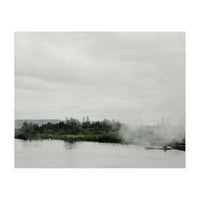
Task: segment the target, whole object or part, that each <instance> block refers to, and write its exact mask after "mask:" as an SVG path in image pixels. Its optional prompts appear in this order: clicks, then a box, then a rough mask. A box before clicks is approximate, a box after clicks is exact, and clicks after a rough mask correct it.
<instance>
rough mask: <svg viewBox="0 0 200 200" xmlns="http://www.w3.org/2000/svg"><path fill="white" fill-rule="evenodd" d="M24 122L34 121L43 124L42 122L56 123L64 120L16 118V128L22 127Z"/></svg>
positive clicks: (39, 124)
mask: <svg viewBox="0 0 200 200" xmlns="http://www.w3.org/2000/svg"><path fill="white" fill-rule="evenodd" d="M24 122H32V123H33V124H37V125H38V126H41V125H42V124H47V123H52V124H56V123H59V122H63V120H59V119H16V120H15V128H21V126H22V124H23V123H24Z"/></svg>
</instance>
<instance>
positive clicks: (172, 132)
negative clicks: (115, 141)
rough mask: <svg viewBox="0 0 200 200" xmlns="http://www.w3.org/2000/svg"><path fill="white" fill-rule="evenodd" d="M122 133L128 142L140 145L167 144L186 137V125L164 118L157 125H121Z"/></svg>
mask: <svg viewBox="0 0 200 200" xmlns="http://www.w3.org/2000/svg"><path fill="white" fill-rule="evenodd" d="M120 135H121V137H122V138H123V140H124V141H125V142H126V143H129V144H131V143H133V144H138V145H143V146H147V145H165V144H169V143H170V142H173V141H176V142H181V141H182V140H183V139H184V138H185V126H184V125H171V124H170V121H169V119H164V118H163V119H162V120H161V121H160V122H159V123H158V124H155V125H130V124H129V125H128V124H124V125H122V126H121V129H120Z"/></svg>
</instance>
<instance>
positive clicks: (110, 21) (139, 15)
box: [0, 0, 200, 200]
mask: <svg viewBox="0 0 200 200" xmlns="http://www.w3.org/2000/svg"><path fill="white" fill-rule="evenodd" d="M198 8H199V6H198V4H197V1H193V0H191V1H188V3H187V2H186V1H184V0H182V1H181V0H173V1H172V0H168V1H161V0H151V1H149V0H140V1H133V0H132V1H128V0H124V1H118V0H115V1H114V0H113V1H111V0H101V1H95V0H93V1H92V0H85V1H81V0H74V1H61V0H57V1H55V2H54V1H47V0H43V1H42V0H40V1H39V0H34V1H33V0H31V1H25V0H15V1H14V0H13V1H12V0H7V1H4V2H3V3H1V5H0V9H1V10H0V20H1V31H0V34H1V37H0V55H1V58H0V66H1V73H0V74H1V78H0V80H1V84H0V85H1V94H2V95H1V104H0V105H1V125H2V127H3V130H2V131H1V140H0V153H1V157H0V160H1V163H0V166H1V176H0V177H1V178H0V184H1V185H0V188H1V193H0V197H1V199H20V200H25V199H29V200H32V199H34V200H35V199H42V200H44V199H48V200H51V199H59V200H60V199H88V200H90V199H97V200H98V199H134V198H135V199H154V200H156V199H160V198H162V199H167V200H169V199H187V200H188V199H199V197H200V195H199V191H198V189H199V184H198V179H199V178H200V176H199V175H200V174H199V169H200V162H199V155H198V151H199V149H198V147H199V141H200V134H199V133H200V132H199V115H198V114H199V110H200V109H199V102H200V98H199V87H198V86H199V85H200V84H199V80H200V78H199V76H200V73H199V66H200V64H199V49H198V47H199V45H200V41H199V35H200V30H199V25H198V24H199V20H198V19H199V18H200V16H199V9H198ZM14 31H186V37H187V51H186V53H187V54H186V55H187V59H186V66H187V67H186V72H187V86H186V89H187V90H186V91H187V99H186V103H187V112H186V119H187V120H186V122H187V126H186V127H187V129H186V135H187V165H186V166H187V168H186V169H14V142H13V141H14V140H13V130H14V120H13V119H14V112H13V111H14V87H13V86H14V71H13V66H14V57H13V54H14V46H13V44H14Z"/></svg>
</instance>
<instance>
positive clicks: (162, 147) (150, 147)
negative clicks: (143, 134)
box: [145, 145, 172, 151]
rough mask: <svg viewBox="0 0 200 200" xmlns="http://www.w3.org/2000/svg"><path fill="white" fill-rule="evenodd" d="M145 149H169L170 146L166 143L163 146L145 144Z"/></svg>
mask: <svg viewBox="0 0 200 200" xmlns="http://www.w3.org/2000/svg"><path fill="white" fill-rule="evenodd" d="M145 149H146V150H164V151H167V150H171V149H172V147H171V146H167V145H164V146H146V147H145Z"/></svg>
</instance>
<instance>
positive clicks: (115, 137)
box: [15, 133, 122, 143]
mask: <svg viewBox="0 0 200 200" xmlns="http://www.w3.org/2000/svg"><path fill="white" fill-rule="evenodd" d="M15 138H16V139H23V140H41V139H56V140H65V141H68V142H76V141H93V142H110V143H121V142H122V139H121V137H120V136H119V134H118V133H106V134H99V135H56V134H36V135H28V134H19V135H16V136H15Z"/></svg>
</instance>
